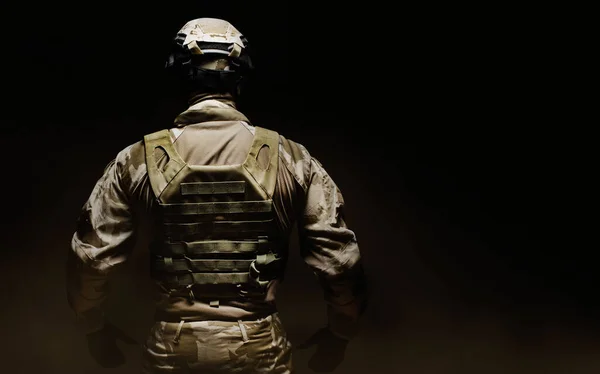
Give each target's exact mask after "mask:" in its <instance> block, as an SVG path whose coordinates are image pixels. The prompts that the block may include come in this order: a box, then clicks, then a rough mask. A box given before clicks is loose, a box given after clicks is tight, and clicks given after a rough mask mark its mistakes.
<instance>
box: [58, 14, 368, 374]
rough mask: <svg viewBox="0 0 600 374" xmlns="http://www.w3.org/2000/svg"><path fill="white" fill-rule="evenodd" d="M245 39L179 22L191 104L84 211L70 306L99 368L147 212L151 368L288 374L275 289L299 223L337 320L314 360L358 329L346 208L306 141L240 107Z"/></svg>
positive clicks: (179, 72) (104, 180)
mask: <svg viewBox="0 0 600 374" xmlns="http://www.w3.org/2000/svg"><path fill="white" fill-rule="evenodd" d="M247 43H248V42H247V40H246V38H245V37H244V36H243V35H242V34H241V33H240V32H239V31H238V30H237V29H236V28H235V27H233V26H232V25H231V24H230V23H229V22H227V21H224V20H219V19H213V18H200V19H194V20H191V21H189V22H188V23H186V24H185V25H184V26H183V28H182V29H181V30H180V31H179V32H178V33H177V36H176V38H175V39H174V49H173V52H172V54H170V56H169V59H168V61H167V64H166V65H167V68H168V69H169V71H171V72H172V73H173V77H174V78H175V79H178V82H179V84H180V85H181V86H182V87H184V88H185V90H186V92H187V93H188V94H189V96H188V97H189V104H190V105H189V108H188V109H187V110H186V111H184V112H183V113H181V114H180V115H179V116H177V118H176V119H175V121H174V125H173V126H170V128H168V129H164V130H161V131H158V132H155V133H152V134H149V135H146V136H144V138H143V140H141V141H139V142H137V143H135V144H132V145H130V146H128V147H126V148H125V149H123V150H122V151H121V152H119V153H118V154H117V156H116V158H115V159H114V160H113V161H111V162H110V163H109V164H108V166H107V167H106V169H105V170H104V174H103V175H102V177H101V178H100V179H99V180H98V182H97V183H96V185H95V187H94V189H93V191H92V193H91V195H90V197H89V199H88V201H87V202H86V203H85V205H84V207H83V209H82V212H81V216H80V217H79V221H78V226H77V230H76V232H75V234H74V235H73V238H72V242H71V250H70V251H69V257H68V261H67V272H68V276H67V290H68V300H69V303H70V306H71V307H72V308H73V310H74V311H75V313H76V315H77V316H78V317H79V318H80V319H81V321H83V322H85V324H86V326H87V328H88V330H87V338H88V342H89V344H90V349H91V352H92V354H93V355H94V356H96V358H97V359H99V360H101V359H103V357H102V356H99V355H98V354H97V350H99V349H105V350H104V352H106V349H107V348H108V346H107V344H108V343H110V342H111V339H113V338H114V331H115V329H114V327H112V326H111V325H110V324H108V323H106V322H105V320H104V313H103V311H102V306H103V303H104V301H105V299H106V297H107V293H108V289H107V287H106V285H107V282H108V280H109V275H110V274H111V272H112V271H113V270H114V269H115V268H117V267H118V265H120V264H122V263H124V262H125V260H126V259H127V258H128V254H130V253H131V250H132V248H133V246H134V244H135V237H136V235H140V234H139V231H140V226H139V225H138V221H139V219H140V217H142V216H146V217H151V222H152V223H151V225H152V229H151V230H150V231H149V232H145V233H144V234H142V235H147V236H150V238H151V243H150V245H149V246H148V247H149V249H148V250H149V256H150V260H151V261H150V263H151V270H150V274H151V277H152V280H153V282H154V284H155V285H156V289H157V303H156V312H155V316H156V322H155V324H154V325H153V326H152V328H151V332H150V334H149V337H148V338H147V340H146V342H145V344H144V346H143V355H142V372H143V373H189V372H193V373H196V372H197V373H208V372H210V373H230V372H236V373H255V372H269V373H292V372H293V369H292V351H291V344H290V342H289V341H288V339H287V337H286V332H285V331H284V329H283V326H282V322H281V320H280V318H279V315H278V312H277V308H276V304H275V295H276V290H277V287H278V285H279V284H280V282H281V280H282V279H283V275H284V272H285V263H286V260H287V257H288V242H289V237H290V233H291V230H292V228H293V226H294V225H297V228H298V234H299V238H300V244H301V255H302V257H303V258H304V260H305V261H306V263H307V264H308V265H309V266H310V268H311V269H312V270H313V271H314V273H315V275H316V276H317V278H318V280H319V282H320V284H321V285H322V287H323V290H324V295H325V300H326V303H327V310H328V325H327V326H326V327H324V328H323V329H321V330H320V331H319V332H318V333H317V334H315V335H314V336H313V338H312V339H311V340H313V341H316V342H317V343H318V344H319V348H318V349H317V352H318V353H319V352H320V353H321V354H326V355H328V356H329V357H321V359H322V360H317V361H316V362H317V365H318V364H319V363H321V364H323V362H324V361H323V360H327V359H328V360H329V361H330V363H331V366H330V369H332V368H334V367H335V365H337V364H338V363H339V361H340V360H341V358H342V357H343V352H344V349H345V347H346V345H347V343H348V341H349V340H350V339H351V338H352V337H354V336H355V335H356V333H357V321H358V319H359V316H360V315H361V314H362V312H363V311H364V305H365V304H366V297H365V293H364V286H365V278H364V272H363V268H362V261H361V257H360V252H359V248H358V245H357V241H356V237H355V234H354V232H353V231H351V230H350V229H349V228H348V227H347V225H346V223H345V222H344V216H343V213H344V212H343V210H344V200H343V198H342V195H341V193H340V190H339V189H338V187H337V186H336V184H335V183H334V182H333V180H332V179H331V177H330V176H329V175H328V174H327V172H326V171H325V169H324V168H323V166H322V165H321V164H320V163H319V162H318V161H317V160H316V159H315V158H314V157H312V156H311V155H310V154H309V152H308V151H307V150H306V148H305V147H303V146H302V145H301V144H298V143H296V142H294V141H292V140H289V139H286V138H285V137H284V136H282V135H279V134H278V133H276V132H274V131H272V130H268V129H266V128H263V127H258V126H254V125H252V124H251V122H250V121H249V119H248V118H246V116H245V115H244V114H242V113H240V112H239V111H238V110H237V109H236V98H237V97H238V95H239V94H240V92H241V91H240V84H241V82H242V79H243V78H244V76H246V73H247V72H248V71H249V70H250V69H251V68H252V63H251V60H250V57H249V55H248V52H247V51H248V50H247ZM113 344H114V341H113ZM104 359H106V357H104ZM104 364H105V365H108V364H107V363H106V362H104Z"/></svg>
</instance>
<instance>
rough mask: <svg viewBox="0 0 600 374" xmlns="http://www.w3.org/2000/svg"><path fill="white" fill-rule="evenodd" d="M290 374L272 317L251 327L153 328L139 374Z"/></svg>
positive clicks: (287, 353) (281, 334)
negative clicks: (140, 373)
mask: <svg viewBox="0 0 600 374" xmlns="http://www.w3.org/2000/svg"><path fill="white" fill-rule="evenodd" d="M293 372H294V371H293V369H292V348H291V344H290V342H289V341H288V339H287V336H286V333H285V331H284V330H283V325H282V323H281V320H280V319H279V315H278V314H277V313H275V314H272V315H270V316H268V317H266V318H261V319H258V320H253V321H237V322H230V321H199V322H185V323H183V322H180V323H177V322H156V323H155V324H154V325H153V327H152V328H151V331H150V335H149V336H148V339H147V340H146V343H145V344H144V347H143V353H142V373H143V374H150V373H152V374H154V373H171V374H174V373H177V374H179V373H202V374H217V373H243V374H246V373H247V374H250V373H273V374H291V373H293Z"/></svg>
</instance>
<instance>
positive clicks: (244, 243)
mask: <svg viewBox="0 0 600 374" xmlns="http://www.w3.org/2000/svg"><path fill="white" fill-rule="evenodd" d="M268 250H269V241H268V239H267V237H259V238H258V240H252V241H250V240H237V241H235V240H206V241H198V242H177V243H164V244H163V245H162V247H160V248H158V251H157V252H156V253H157V254H161V255H164V256H184V255H191V256H194V255H203V254H214V253H252V252H256V253H266V252H267V251H268Z"/></svg>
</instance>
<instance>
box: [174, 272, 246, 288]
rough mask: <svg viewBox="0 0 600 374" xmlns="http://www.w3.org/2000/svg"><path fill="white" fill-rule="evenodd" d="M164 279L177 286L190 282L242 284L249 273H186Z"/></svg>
mask: <svg viewBox="0 0 600 374" xmlns="http://www.w3.org/2000/svg"><path fill="white" fill-rule="evenodd" d="M164 279H165V281H166V282H168V283H170V284H173V285H178V286H189V285H191V284H200V285H208V284H242V283H248V282H249V281H250V273H249V272H247V271H246V272H243V273H188V274H181V275H172V276H165V277H164Z"/></svg>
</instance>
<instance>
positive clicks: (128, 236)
mask: <svg viewBox="0 0 600 374" xmlns="http://www.w3.org/2000/svg"><path fill="white" fill-rule="evenodd" d="M253 131H254V127H253V126H252V125H251V124H250V121H249V120H248V118H246V117H245V116H244V115H243V114H242V113H240V112H239V111H238V110H237V109H236V107H235V103H234V102H233V101H231V100H230V99H228V98H226V97H215V96H212V97H211V96H208V97H203V98H201V99H199V100H196V102H192V105H191V106H190V107H189V108H188V110H186V111H184V112H183V113H181V114H180V115H179V116H178V117H177V118H176V119H175V126H174V127H173V128H171V137H172V140H173V143H174V146H175V148H176V150H177V152H178V153H179V154H180V155H181V156H182V158H183V159H184V160H186V162H188V163H190V164H192V163H194V164H207V165H219V164H220V165H224V164H235V163H239V162H240V161H243V159H244V157H245V155H246V153H247V150H248V149H249V147H250V145H251V143H252V139H253ZM200 134H201V135H200ZM196 145H197V146H196ZM273 200H274V204H275V207H276V217H277V220H278V226H279V228H280V230H281V231H282V233H283V235H284V237H288V238H289V236H290V234H291V230H292V228H293V226H294V225H297V229H298V236H299V239H300V248H301V256H302V258H303V259H304V260H305V261H306V263H307V264H308V265H309V267H310V268H311V269H312V270H313V272H314V273H315V274H316V276H317V277H318V279H319V282H320V284H321V285H322V287H323V290H324V295H325V301H326V303H327V305H328V307H327V309H328V320H329V328H330V329H331V330H332V331H333V332H334V333H336V334H337V335H340V336H343V337H346V338H351V337H352V336H354V334H355V333H356V326H357V321H358V317H359V315H360V312H361V310H362V307H363V305H364V302H365V297H364V293H363V292H362V291H361V290H364V288H363V287H361V286H363V285H364V274H363V270H362V264H361V256H360V251H359V247H358V244H357V240H356V236H355V234H354V232H353V231H352V230H350V229H349V228H348V227H347V225H346V223H345V222H344V219H343V208H344V200H343V197H342V194H341V193H340V190H339V189H338V187H337V186H336V184H335V183H334V181H333V180H332V179H331V177H330V176H329V175H328V174H327V172H326V171H325V169H324V168H323V166H322V165H321V164H320V163H319V162H318V161H317V160H316V159H315V158H314V157H312V156H311V155H310V154H309V152H308V151H307V150H306V148H305V147H303V146H302V145H301V144H298V143H296V142H293V141H291V140H289V139H286V138H285V137H284V136H281V135H280V142H279V168H278V176H277V183H276V189H275V195H274V197H273ZM154 204H156V200H155V197H154V195H153V192H152V188H151V187H150V184H149V178H148V174H147V172H146V164H145V151H144V145H143V142H142V141H140V142H137V143H135V144H132V145H130V146H128V147H126V148H125V149H123V150H122V151H121V152H119V153H118V154H117V156H116V158H115V159H114V160H112V161H111V162H110V163H109V164H108V165H107V167H106V168H105V170H104V174H103V175H102V177H101V178H100V179H99V180H98V181H97V183H96V185H95V187H94V189H93V191H92V193H91V195H90V197H89V199H88V200H87V202H86V203H85V205H84V206H83V209H82V211H81V215H80V217H79V221H78V225H77V229H76V232H75V233H74V235H73V238H72V241H71V250H70V251H69V259H68V261H67V272H68V276H67V294H68V299H69V303H70V305H71V307H72V308H73V310H74V311H75V313H76V315H77V316H78V317H80V318H81V319H82V320H84V321H87V323H88V326H89V328H90V329H95V328H98V327H99V326H100V323H101V318H98V316H101V315H102V312H101V311H102V304H103V303H104V301H105V299H106V297H107V295H108V288H107V287H105V286H106V285H107V282H108V280H109V276H110V274H111V272H112V271H113V270H114V269H115V268H117V266H118V265H120V264H122V263H124V262H125V261H126V260H127V258H128V256H129V255H130V254H131V251H132V248H133V247H134V245H135V242H136V241H135V238H136V237H138V236H139V235H140V233H139V230H140V225H138V222H137V221H138V218H139V217H140V214H146V215H148V214H152V212H153V208H152V207H153V205H154ZM145 235H148V234H145ZM276 286H277V283H276V282H274V284H273V286H272V287H270V289H269V292H268V294H269V295H270V296H269V297H268V298H267V300H265V305H266V307H267V308H268V307H269V305H271V306H273V308H274V295H275V288H276ZM159 296H160V297H159V298H158V300H162V301H159V302H158V305H157V308H158V309H162V310H166V311H173V310H175V311H179V312H180V313H184V314H188V315H189V314H194V315H196V316H199V317H200V318H203V319H212V320H236V319H252V318H253V317H255V316H256V314H257V313H258V311H260V310H261V307H252V306H244V305H234V306H232V305H225V306H223V307H219V308H210V307H209V306H207V305H205V304H203V303H202V302H200V301H197V302H194V303H193V304H192V305H190V304H189V303H183V302H178V301H174V300H173V299H170V298H169V295H166V294H163V295H159ZM265 305H262V311H263V312H264V309H265Z"/></svg>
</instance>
